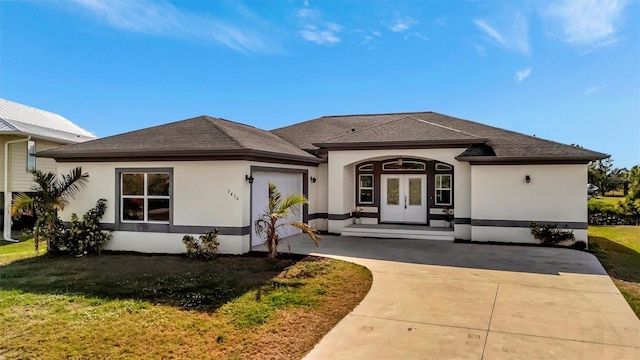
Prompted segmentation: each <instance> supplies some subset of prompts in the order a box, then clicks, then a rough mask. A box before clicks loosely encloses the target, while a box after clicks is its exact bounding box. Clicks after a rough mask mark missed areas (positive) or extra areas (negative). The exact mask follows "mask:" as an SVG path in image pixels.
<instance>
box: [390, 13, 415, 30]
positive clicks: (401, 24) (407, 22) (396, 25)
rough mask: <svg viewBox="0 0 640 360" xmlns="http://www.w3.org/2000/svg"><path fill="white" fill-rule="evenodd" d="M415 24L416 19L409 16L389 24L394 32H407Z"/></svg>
mask: <svg viewBox="0 0 640 360" xmlns="http://www.w3.org/2000/svg"><path fill="white" fill-rule="evenodd" d="M415 24H416V21H415V20H414V19H413V18H410V17H408V16H407V17H404V18H401V19H396V20H394V22H393V23H392V24H391V25H390V26H389V29H390V30H391V31H393V32H405V31H407V30H409V29H410V28H411V27H412V26H413V25H415Z"/></svg>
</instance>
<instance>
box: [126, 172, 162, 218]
mask: <svg viewBox="0 0 640 360" xmlns="http://www.w3.org/2000/svg"><path fill="white" fill-rule="evenodd" d="M170 184H171V175H170V174H169V173H167V172H124V173H122V175H121V186H120V191H121V194H120V196H121V197H120V201H121V202H120V204H121V206H120V212H121V214H120V219H121V220H122V222H149V223H161V224H168V223H169V221H170V219H171V216H170V215H171V214H170V212H171V210H170V209H171V196H170V189H171V186H170Z"/></svg>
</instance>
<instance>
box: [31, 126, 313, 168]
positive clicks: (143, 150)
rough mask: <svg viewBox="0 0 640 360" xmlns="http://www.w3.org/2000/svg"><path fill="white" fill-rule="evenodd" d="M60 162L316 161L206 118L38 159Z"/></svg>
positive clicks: (257, 133)
mask: <svg viewBox="0 0 640 360" xmlns="http://www.w3.org/2000/svg"><path fill="white" fill-rule="evenodd" d="M37 155H38V156H41V157H51V158H55V159H56V160H59V161H80V160H85V161H86V160H87V159H90V160H91V161H109V160H117V159H121V160H124V159H127V160H131V159H140V160H144V159H149V160H157V159H176V160H179V159H203V158H207V157H209V158H211V159H259V160H261V161H272V160H274V159H275V160H282V161H290V162H299V163H318V162H321V160H320V159H318V158H317V157H315V156H313V155H311V154H309V153H307V152H306V151H303V150H301V149H299V148H297V147H296V146H294V145H292V144H290V143H288V142H286V141H285V140H282V139H281V138H280V137H278V136H277V135H275V134H272V133H270V132H268V131H265V130H261V129H257V128H255V127H253V126H249V125H244V124H240V123H236V122H233V121H229V120H224V119H219V118H213V117H209V116H206V115H203V116H199V117H195V118H192V119H187V120H182V121H178V122H173V123H169V124H165V125H159V126H154V127H150V128H146V129H142V130H137V131H132V132H128V133H124V134H120V135H114V136H110V137H106V138H101V139H96V140H93V141H89V142H86V143H81V144H73V145H68V146H64V147H61V148H57V149H52V150H46V151H43V152H39V153H38V154H37Z"/></svg>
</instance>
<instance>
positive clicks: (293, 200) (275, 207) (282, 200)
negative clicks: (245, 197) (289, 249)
mask: <svg viewBox="0 0 640 360" xmlns="http://www.w3.org/2000/svg"><path fill="white" fill-rule="evenodd" d="M268 186H269V203H268V204H267V208H266V209H265V210H264V212H263V213H262V214H260V217H259V218H258V220H256V222H255V225H256V233H257V234H258V236H261V237H264V238H265V244H266V245H267V249H268V252H267V257H268V258H269V259H271V260H273V259H275V258H276V257H277V256H278V245H280V242H281V240H282V238H281V237H280V229H282V228H283V227H286V226H293V227H295V228H298V229H299V230H300V231H302V233H303V234H305V235H307V236H308V237H309V238H310V239H311V240H312V241H313V242H314V243H315V244H316V246H320V236H318V234H317V231H316V229H314V228H313V227H312V226H310V225H309V224H305V223H302V222H299V221H292V222H281V221H280V220H282V219H286V218H287V216H289V213H292V214H296V212H297V211H298V207H300V206H303V205H305V204H307V203H308V201H307V199H306V198H305V197H304V196H303V195H297V194H289V195H287V196H285V197H282V194H281V193H280V191H279V190H278V188H277V187H276V185H275V184H273V183H269V184H268Z"/></svg>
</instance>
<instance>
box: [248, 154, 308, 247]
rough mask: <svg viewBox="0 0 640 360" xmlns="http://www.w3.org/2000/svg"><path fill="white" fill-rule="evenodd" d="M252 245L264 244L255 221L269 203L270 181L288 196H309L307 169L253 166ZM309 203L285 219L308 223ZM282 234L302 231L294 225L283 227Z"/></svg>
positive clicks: (283, 194)
mask: <svg viewBox="0 0 640 360" xmlns="http://www.w3.org/2000/svg"><path fill="white" fill-rule="evenodd" d="M251 178H253V182H252V183H251V196H250V199H251V200H250V201H251V206H250V214H251V221H250V224H249V225H250V227H251V236H250V245H251V247H253V246H257V245H260V244H262V242H263V241H262V239H259V238H258V236H257V234H256V232H255V221H256V220H257V219H258V217H259V216H260V214H261V213H262V211H263V210H264V208H265V207H266V205H267V201H268V187H267V183H268V182H273V183H274V184H276V186H277V187H278V190H279V191H280V192H281V193H282V196H283V197H284V196H287V195H289V194H292V193H296V194H303V195H304V196H305V197H307V198H308V196H309V185H308V181H309V180H308V178H309V176H308V170H306V169H294V168H271V167H262V166H252V167H251ZM308 217H309V216H308V205H304V206H303V207H302V209H298V212H297V214H296V215H295V216H293V215H292V214H291V215H290V216H289V217H288V218H287V219H286V220H285V221H302V222H305V223H307V222H308V221H309V219H308ZM283 230H284V233H283V234H282V236H284V237H286V236H289V235H294V234H296V233H299V232H300V231H299V230H298V229H296V228H294V227H289V228H286V229H283Z"/></svg>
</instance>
